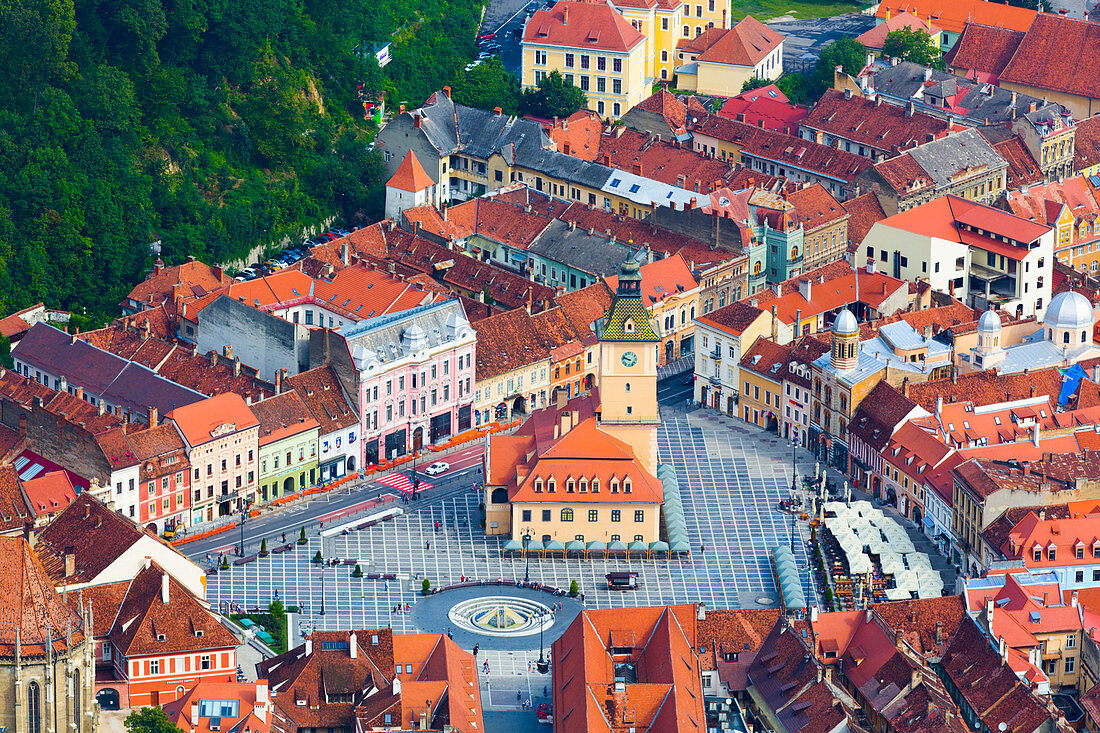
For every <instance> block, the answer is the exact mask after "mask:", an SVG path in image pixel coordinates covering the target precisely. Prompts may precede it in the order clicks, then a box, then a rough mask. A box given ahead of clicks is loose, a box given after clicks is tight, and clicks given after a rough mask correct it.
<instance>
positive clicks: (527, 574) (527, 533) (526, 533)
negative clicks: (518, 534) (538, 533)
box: [522, 527, 532, 583]
mask: <svg viewBox="0 0 1100 733" xmlns="http://www.w3.org/2000/svg"><path fill="white" fill-rule="evenodd" d="M522 531H523V535H522V537H523V557H524V559H525V560H526V565H525V566H524V568H523V582H524V583H529V582H531V553H530V552H528V551H527V550H528V545H530V544H531V537H532V535H531V528H530V527H527V528H526V529H524V530H522Z"/></svg>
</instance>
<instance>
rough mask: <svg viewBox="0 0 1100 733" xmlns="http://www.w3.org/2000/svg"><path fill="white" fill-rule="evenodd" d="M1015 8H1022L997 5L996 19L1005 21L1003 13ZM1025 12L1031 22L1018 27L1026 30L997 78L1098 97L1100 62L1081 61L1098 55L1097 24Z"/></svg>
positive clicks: (1099, 52)
mask: <svg viewBox="0 0 1100 733" xmlns="http://www.w3.org/2000/svg"><path fill="white" fill-rule="evenodd" d="M1018 10H1022V8H1013V7H1011V6H1007V7H1006V6H1000V10H999V12H998V20H1000V21H1002V22H1004V21H1006V20H1007V16H1006V15H1003V14H1002V13H1005V12H1006V11H1011V12H1010V13H1009V14H1014V13H1015V11H1018ZM1028 12H1029V13H1031V14H1032V17H1034V22H1033V23H1031V27H1030V28H1021V29H1020V30H1026V31H1027V33H1025V34H1024V37H1023V39H1022V40H1021V41H1020V45H1019V47H1018V48H1017V49H1016V52H1015V53H1014V54H1013V55H1012V59H1011V60H1010V61H1009V62H1008V65H1007V66H1005V69H1004V71H1002V72H1001V75H1000V80H1001V81H1005V82H1011V83H1014V84H1024V85H1028V86H1034V87H1038V88H1040V89H1050V90H1053V91H1057V92H1064V93H1066V94H1077V95H1080V96H1083V97H1088V98H1091V99H1096V98H1098V97H1100V65H1097V64H1083V63H1081V60H1082V59H1095V58H1097V57H1098V55H1100V26H1098V25H1097V24H1096V23H1095V22H1089V21H1087V20H1081V19H1078V18H1069V17H1063V16H1060V15H1057V14H1053V13H1040V14H1039V15H1038V16H1035V15H1034V11H1028ZM975 20H977V18H975ZM1006 24H1007V23H1006ZM990 25H994V24H993V23H991V24H990Z"/></svg>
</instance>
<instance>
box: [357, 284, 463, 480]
mask: <svg viewBox="0 0 1100 733" xmlns="http://www.w3.org/2000/svg"><path fill="white" fill-rule="evenodd" d="M337 333H338V335H339V336H341V337H343V339H344V340H345V343H346V344H347V347H348V350H349V352H350V354H351V356H352V359H353V360H354V363H355V368H356V370H357V371H358V375H359V406H360V431H361V434H362V436H363V437H362V447H361V448H360V462H361V465H364V466H367V465H370V464H373V463H378V462H379V461H381V460H387V459H392V458H394V457H396V456H403V455H405V454H406V453H408V452H409V451H410V450H414V451H418V450H421V449H422V448H425V447H427V446H429V445H436V444H439V443H443V442H446V441H447V439H448V438H450V437H451V436H452V435H455V434H457V433H460V432H462V431H464V430H469V429H470V428H471V427H472V426H473V401H474V365H475V363H476V361H475V358H474V350H475V348H476V341H477V335H476V334H475V332H474V330H473V328H471V327H470V323H469V321H468V320H466V314H465V312H464V311H463V309H462V304H461V303H460V302H459V301H458V300H448V301H444V302H442V303H434V304H431V305H424V306H420V307H418V308H413V309H411V310H407V311H403V312H401V313H395V314H393V315H389V316H382V317H380V318H372V319H369V320H367V321H364V322H361V323H357V324H354V325H350V326H345V327H344V328H342V329H340V330H339V331H338V332H337Z"/></svg>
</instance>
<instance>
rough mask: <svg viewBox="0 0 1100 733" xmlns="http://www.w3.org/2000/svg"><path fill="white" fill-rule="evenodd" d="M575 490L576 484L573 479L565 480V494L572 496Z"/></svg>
mask: <svg viewBox="0 0 1100 733" xmlns="http://www.w3.org/2000/svg"><path fill="white" fill-rule="evenodd" d="M575 488H576V483H575V482H574V481H573V479H572V478H567V479H566V480H565V493H567V494H572V493H573V490H574V489H575Z"/></svg>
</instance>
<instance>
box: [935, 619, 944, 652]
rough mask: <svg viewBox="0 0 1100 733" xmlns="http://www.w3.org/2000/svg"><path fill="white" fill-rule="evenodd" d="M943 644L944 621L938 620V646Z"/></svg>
mask: <svg viewBox="0 0 1100 733" xmlns="http://www.w3.org/2000/svg"><path fill="white" fill-rule="evenodd" d="M942 644H943V621H937V622H936V646H941V645H942Z"/></svg>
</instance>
